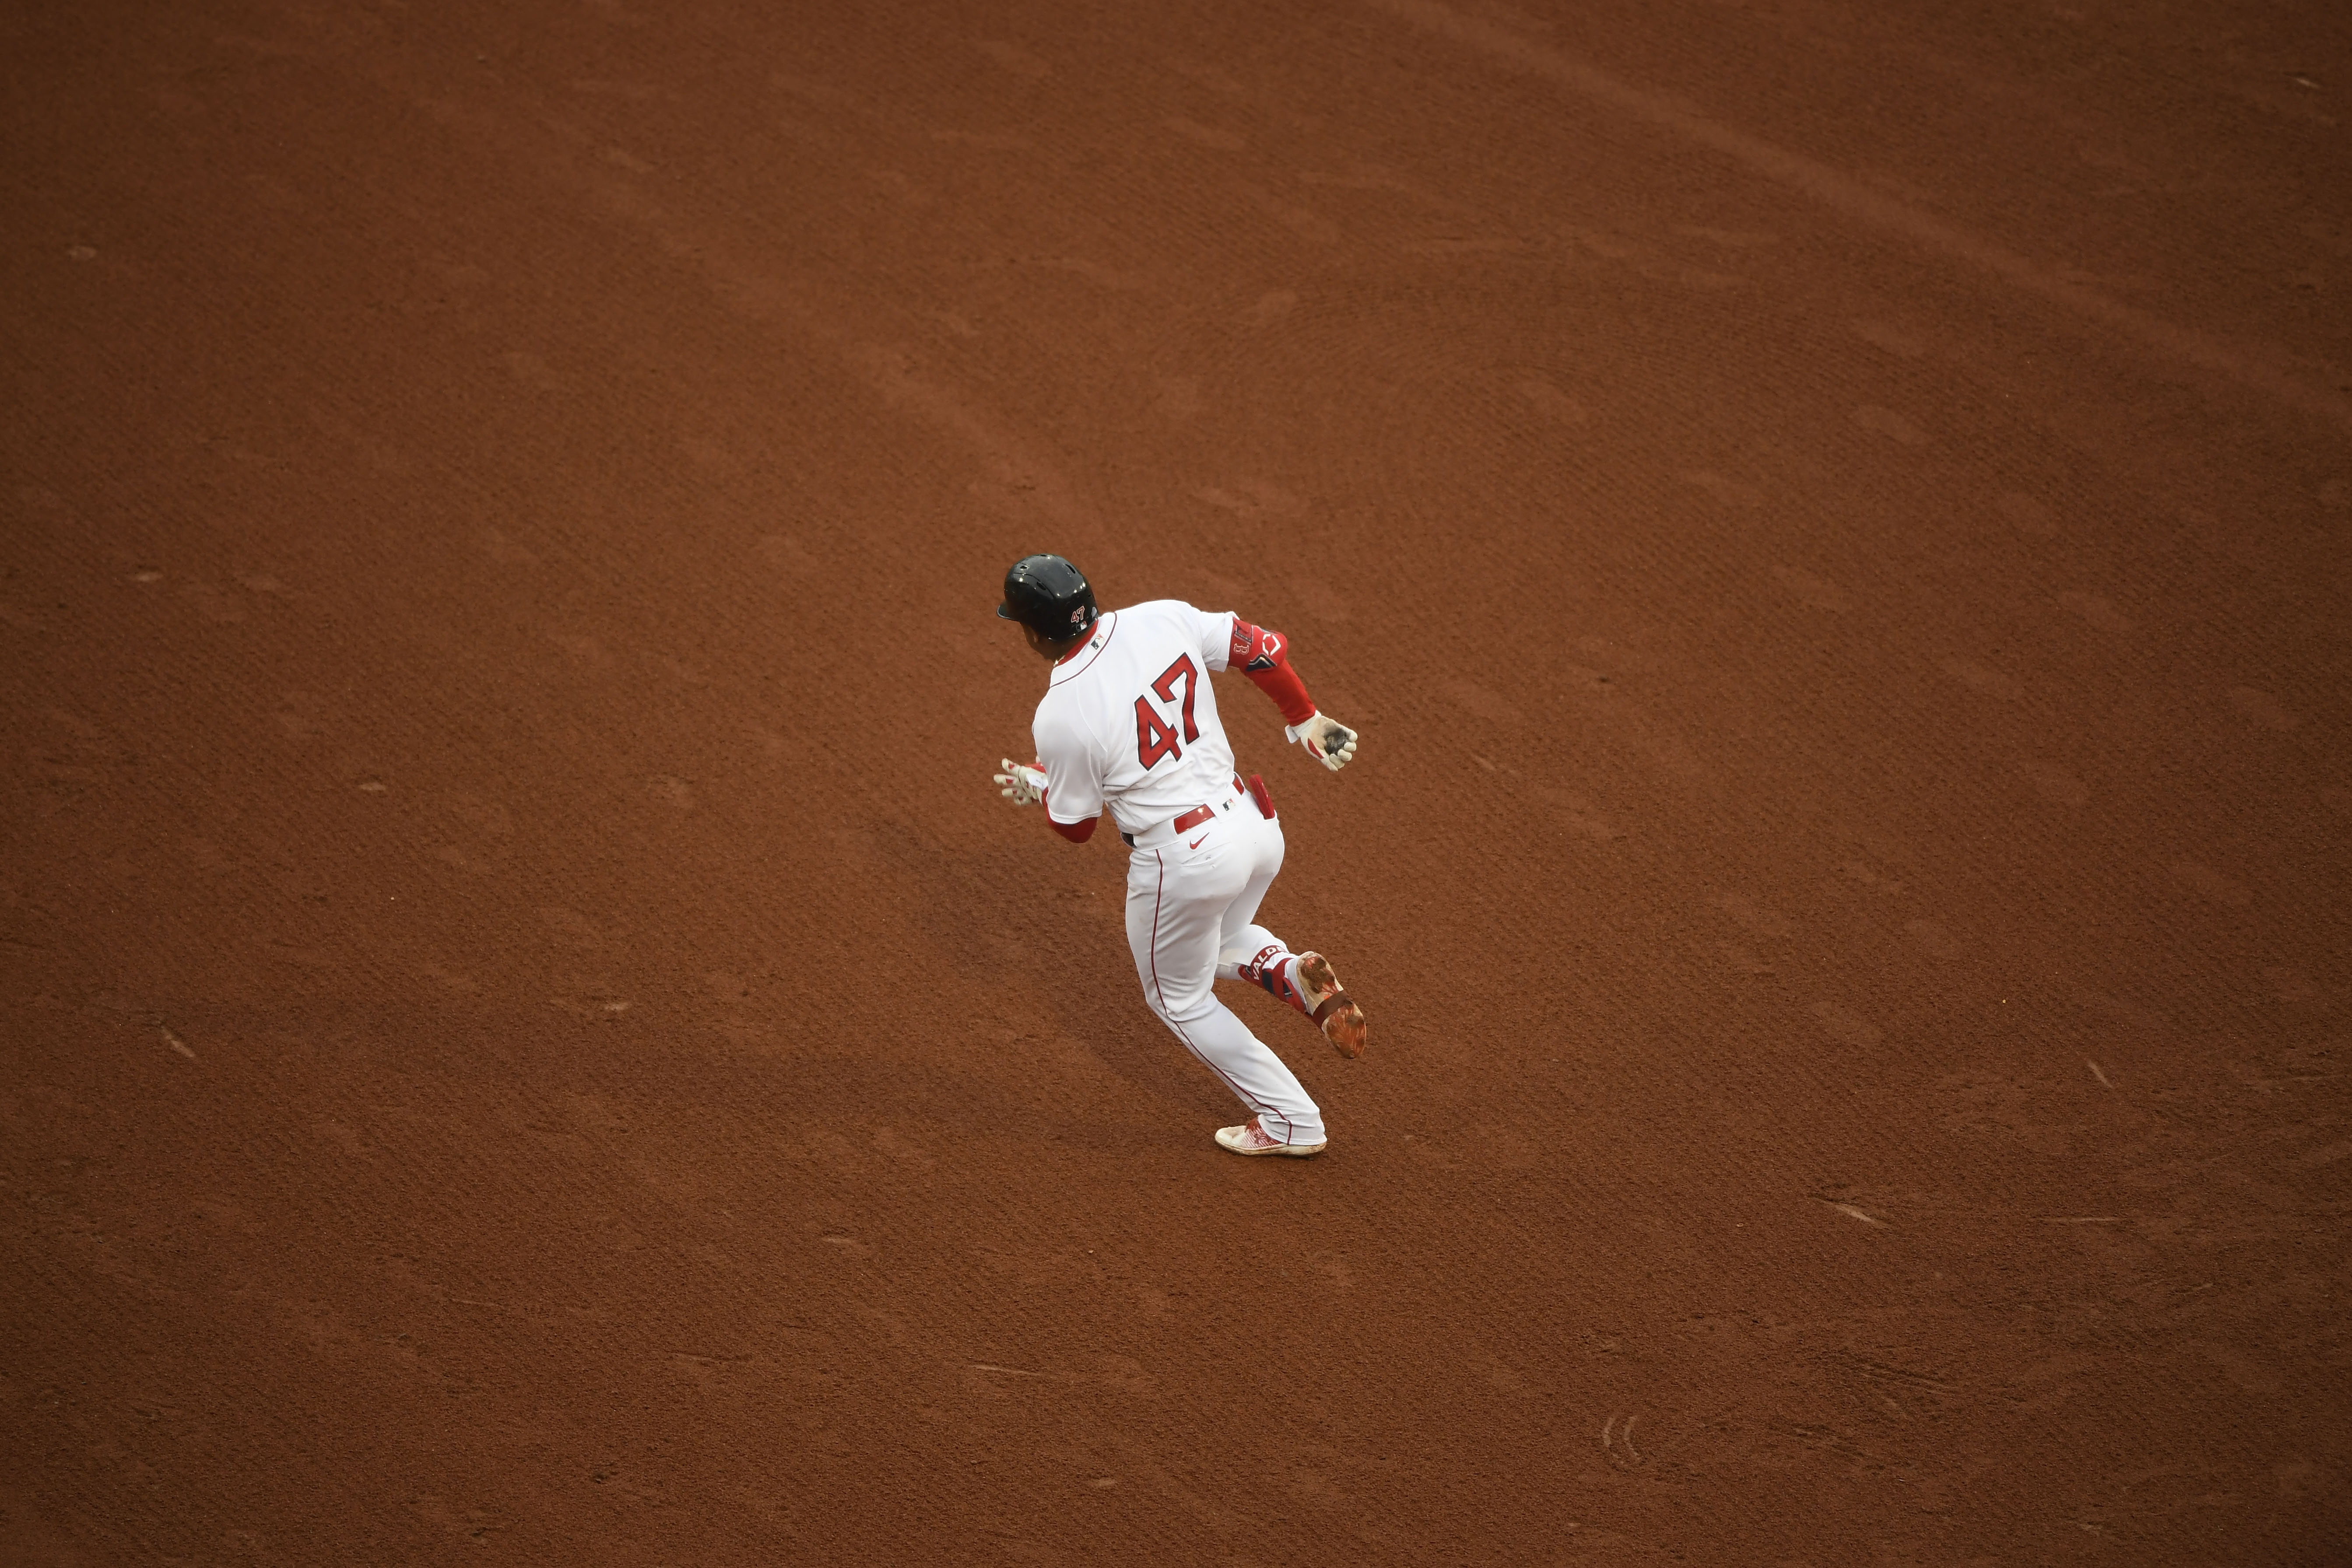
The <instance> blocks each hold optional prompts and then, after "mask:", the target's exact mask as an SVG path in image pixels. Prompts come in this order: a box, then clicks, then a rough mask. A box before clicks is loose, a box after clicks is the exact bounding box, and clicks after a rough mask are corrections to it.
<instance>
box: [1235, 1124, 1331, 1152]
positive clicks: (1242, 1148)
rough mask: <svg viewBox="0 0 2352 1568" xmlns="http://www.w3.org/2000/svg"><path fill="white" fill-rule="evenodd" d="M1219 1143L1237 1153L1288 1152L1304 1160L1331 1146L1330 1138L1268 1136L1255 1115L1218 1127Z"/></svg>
mask: <svg viewBox="0 0 2352 1568" xmlns="http://www.w3.org/2000/svg"><path fill="white" fill-rule="evenodd" d="M1217 1144H1218V1146H1219V1147H1220V1148H1223V1149H1229V1150H1231V1151H1232V1152H1234V1153H1236V1154H1286V1155H1288V1156H1289V1157H1290V1158H1292V1159H1294V1160H1304V1159H1307V1158H1308V1157H1309V1156H1311V1155H1315V1154H1320V1153H1321V1152H1323V1151H1324V1150H1325V1149H1326V1148H1328V1147H1329V1140H1328V1139H1326V1140H1325V1141H1324V1142H1321V1143H1284V1142H1278V1141H1277V1140H1276V1139H1272V1138H1269V1137H1267V1136H1266V1135H1265V1129H1264V1128H1261V1127H1260V1126H1259V1125H1258V1124H1257V1118H1256V1117H1255V1116H1253V1117H1251V1118H1250V1119H1249V1120H1248V1121H1244V1122H1243V1123H1242V1124H1241V1125H1240V1126H1239V1127H1220V1128H1218V1129H1217Z"/></svg>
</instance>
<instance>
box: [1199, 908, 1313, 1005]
mask: <svg viewBox="0 0 2352 1568" xmlns="http://www.w3.org/2000/svg"><path fill="white" fill-rule="evenodd" d="M1217 956H1218V963H1217V978H1218V979H1220V980H1245V981H1247V982H1249V984H1252V985H1255V986H1258V987H1260V988H1261V989H1263V990H1264V991H1265V994H1267V995H1269V996H1272V997H1273V998H1274V999H1275V1000H1276V1001H1278V1002H1287V1003H1289V1004H1290V1005H1292V1006H1293V1007H1296V1008H1297V1009H1298V1010H1299V1011H1300V1012H1301V1013H1307V1011H1308V1009H1307V997H1306V995H1305V994H1304V993H1302V992H1301V991H1300V990H1299V989H1298V986H1297V984H1296V982H1294V981H1293V980H1292V978H1291V971H1292V969H1293V967H1294V966H1295V963H1296V961H1297V956H1298V955H1297V953H1295V952H1291V951H1290V949H1289V948H1287V947H1286V946H1284V945H1283V942H1282V939H1281V938H1280V937H1278V936H1276V935H1275V934H1274V933H1273V932H1272V931H1268V930H1266V929H1265V927H1264V926H1250V927H1247V928H1245V929H1244V931H1242V933H1241V935H1240V936H1239V937H1237V938H1236V939H1235V940H1234V943H1233V945H1232V946H1230V947H1227V948H1226V949H1225V950H1224V952H1222V953H1219V954H1218V955H1217Z"/></svg>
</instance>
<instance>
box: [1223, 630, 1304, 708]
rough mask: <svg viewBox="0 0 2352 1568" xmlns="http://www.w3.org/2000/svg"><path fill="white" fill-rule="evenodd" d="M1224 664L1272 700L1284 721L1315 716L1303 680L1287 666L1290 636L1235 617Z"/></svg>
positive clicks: (1288, 663) (1295, 671)
mask: <svg viewBox="0 0 2352 1568" xmlns="http://www.w3.org/2000/svg"><path fill="white" fill-rule="evenodd" d="M1227 663H1228V664H1229V665H1230V666H1231V667H1232V668H1234V669H1238V670H1240V671H1241V672H1242V673H1243V674H1244V675H1245V676H1247V677H1249V679H1250V681H1251V683H1252V684H1253V685H1255V686H1256V688H1257V689H1259V690H1260V691H1263V692H1265V694H1266V695H1267V696H1268V697H1270V698H1272V699H1273V700H1274V705H1275V706H1276V708H1278V709H1280V710H1282V721H1283V722H1284V723H1286V724H1304V723H1305V722H1307V721H1308V720H1309V719H1312V718H1313V717H1315V700H1314V699H1313V698H1311V697H1309V696H1307V682H1305V681H1304V680H1301V679H1299V678H1298V672H1297V670H1295V669H1293V668H1290V639H1289V638H1287V637H1284V636H1283V635H1282V634H1281V633H1280V632H1275V631H1267V630H1266V629H1265V628H1264V627H1262V626H1252V625H1250V624H1249V623H1248V622H1247V621H1245V620H1244V619H1242V618H1241V617H1240V616H1234V646H1233V648H1232V650H1231V653H1230V655H1229V657H1228V658H1227Z"/></svg>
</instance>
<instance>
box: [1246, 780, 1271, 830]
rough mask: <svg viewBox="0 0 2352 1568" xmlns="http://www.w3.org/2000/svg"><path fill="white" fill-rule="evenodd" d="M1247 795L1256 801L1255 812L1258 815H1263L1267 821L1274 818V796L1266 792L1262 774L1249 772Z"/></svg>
mask: <svg viewBox="0 0 2352 1568" xmlns="http://www.w3.org/2000/svg"><path fill="white" fill-rule="evenodd" d="M1249 797H1250V798H1251V799H1252V800H1254V801H1255V802H1257V814H1258V815H1259V816H1263V817H1265V819H1266V820H1267V821H1268V822H1271V821H1273V820H1274V796H1273V795H1270V794H1268V793H1267V792H1266V787H1265V776H1264V775H1263V774H1259V773H1252V774H1250V777H1249Z"/></svg>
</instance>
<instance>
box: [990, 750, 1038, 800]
mask: <svg viewBox="0 0 2352 1568" xmlns="http://www.w3.org/2000/svg"><path fill="white" fill-rule="evenodd" d="M1003 768H1004V771H1003V773H998V774H997V775H996V782H997V783H998V784H1003V786H1004V787H1003V788H1002V789H1000V790H998V791H997V792H996V793H997V794H999V795H1003V797H1004V798H1005V799H1007V800H1009V801H1011V802H1012V803H1013V805H1036V804H1037V803H1038V802H1039V801H1040V800H1043V799H1044V798H1045V770H1044V769H1043V768H1039V767H1034V766H1032V765H1030V764H1029V763H1016V762H1014V761H1013V759H1012V758H1011V757H1007V758H1005V759H1004V761H1003Z"/></svg>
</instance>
